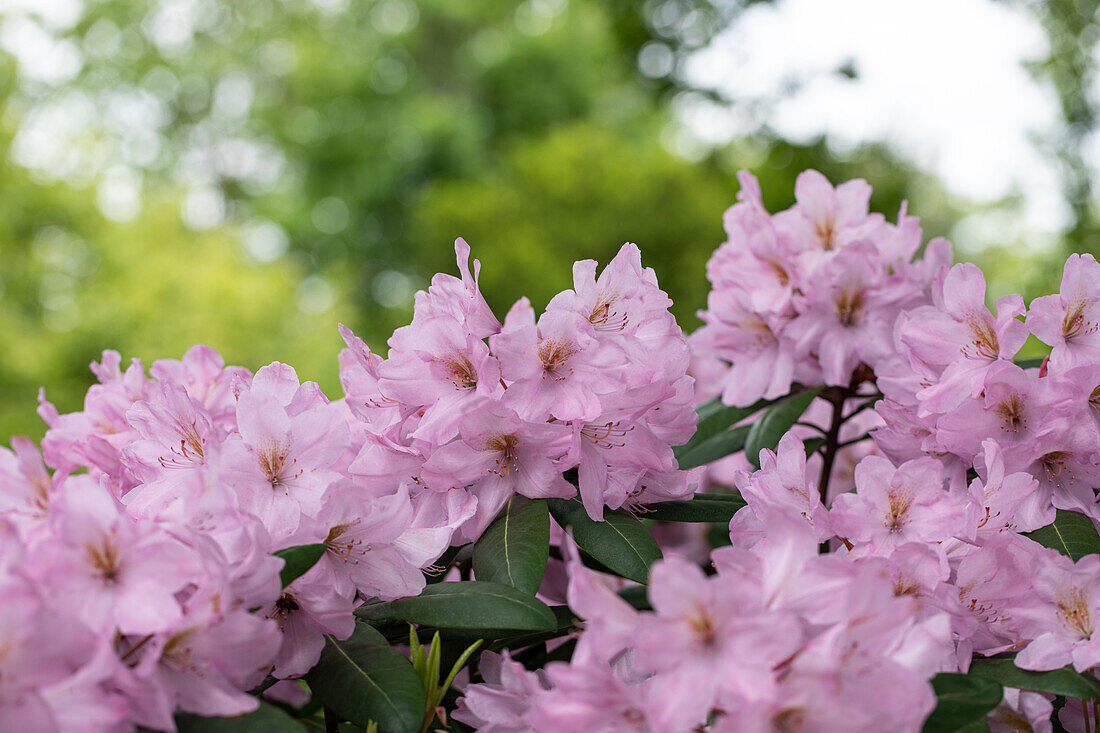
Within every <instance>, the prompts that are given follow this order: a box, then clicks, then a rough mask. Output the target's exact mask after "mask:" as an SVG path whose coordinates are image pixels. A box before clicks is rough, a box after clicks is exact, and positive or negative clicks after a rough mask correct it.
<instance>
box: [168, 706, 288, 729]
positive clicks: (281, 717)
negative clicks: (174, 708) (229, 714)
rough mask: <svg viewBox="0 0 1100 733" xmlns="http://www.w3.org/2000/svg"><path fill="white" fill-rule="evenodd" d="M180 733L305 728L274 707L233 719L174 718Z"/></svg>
mask: <svg viewBox="0 0 1100 733" xmlns="http://www.w3.org/2000/svg"><path fill="white" fill-rule="evenodd" d="M176 727H177V728H179V732H180V733H306V727H305V726H304V725H302V724H301V723H300V722H298V721H297V720H295V719H294V718H292V717H290V716H289V715H287V714H286V713H284V712H283V711H282V710H280V709H279V708H277V707H275V706H274V705H269V704H268V703H266V702H263V701H261V702H260V707H259V708H258V709H257V710H256V711H254V712H251V713H247V714H246V715H238V716H237V717H235V718H203V717H201V716H198V715H191V714H190V713H180V714H178V715H177V716H176Z"/></svg>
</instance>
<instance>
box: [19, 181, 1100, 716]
mask: <svg viewBox="0 0 1100 733" xmlns="http://www.w3.org/2000/svg"><path fill="white" fill-rule="evenodd" d="M740 180H741V184H742V191H741V194H740V197H739V200H738V202H737V203H735V204H734V205H733V206H732V208H730V210H729V211H728V212H727V213H726V216H725V227H726V233H727V235H728V241H727V242H725V243H724V244H722V245H721V246H720V247H719V248H718V250H717V251H716V252H715V254H714V256H713V258H712V259H711V261H710V263H709V264H708V268H707V275H708V277H709V279H710V281H711V283H712V285H713V290H712V291H711V293H710V296H709V299H708V307H707V310H706V311H704V312H703V313H701V317H702V318H703V320H704V323H705V325H704V326H703V327H702V328H700V329H699V330H698V331H697V332H696V333H695V334H694V335H692V336H691V337H690V339H686V338H685V337H684V335H683V334H682V333H681V331H680V329H679V327H678V326H677V324H676V322H675V320H674V319H673V317H672V316H671V314H670V313H669V306H670V305H671V301H670V300H669V298H668V296H667V295H666V294H665V293H664V292H663V291H662V290H661V289H660V288H659V286H658V285H657V278H656V275H655V273H654V272H653V271H652V270H649V269H646V268H643V266H642V264H641V252H640V250H639V249H638V247H636V246H634V245H632V244H627V245H624V246H623V247H622V249H621V250H620V251H619V253H618V254H617V255H616V256H615V258H614V259H613V260H611V262H610V263H608V264H607V266H606V267H605V268H604V269H603V270H602V271H600V270H599V269H598V266H597V264H596V263H595V262H592V261H583V262H578V263H576V265H575V266H574V270H573V287H572V288H571V289H569V290H566V291H564V292H562V293H559V294H558V295H557V296H555V297H554V298H553V299H552V300H551V301H550V303H549V304H548V305H547V307H546V309H545V311H544V312H543V313H541V314H536V312H535V310H534V309H533V308H532V306H531V304H530V303H529V302H528V301H527V300H526V299H522V300H520V301H519V302H518V303H516V304H515V305H514V306H513V307H512V308H511V309H510V310H509V311H508V312H507V314H506V315H505V317H504V319H503V321H501V320H500V319H498V318H497V317H496V315H495V314H494V312H493V311H492V309H491V308H490V307H489V305H488V303H487V302H486V301H485V299H484V298H483V297H482V295H481V293H480V291H479V287H478V275H479V269H480V265H479V263H478V262H477V261H476V260H474V261H473V262H472V267H471V262H470V249H469V247H468V246H467V245H466V243H465V242H464V241H462V240H461V239H460V240H458V241H457V242H456V246H455V250H456V254H457V261H458V269H459V276H458V277H455V276H450V275H443V274H440V275H437V276H436V277H435V278H434V279H433V280H432V282H431V285H430V287H429V288H428V289H427V290H425V291H423V292H420V293H417V295H416V300H415V308H414V313H413V318H412V322H411V323H410V324H409V325H408V326H405V327H403V328H400V329H398V330H397V331H395V332H394V334H393V336H392V337H391V338H390V340H389V350H388V353H387V355H386V356H385V357H383V356H381V355H379V354H376V353H374V352H373V351H371V349H370V348H368V346H367V345H366V344H365V343H364V342H363V341H362V340H361V339H359V338H358V337H356V336H355V334H354V333H352V331H350V330H349V329H346V328H343V327H341V333H342V335H343V337H344V340H345V342H346V344H347V348H346V349H344V350H343V351H342V352H341V353H340V355H339V363H340V377H341V383H342V385H343V388H344V392H345V396H344V397H343V398H341V399H339V400H336V401H330V400H329V399H328V398H327V397H326V396H325V395H324V394H323V393H322V392H321V390H320V388H319V387H318V386H317V385H316V384H314V383H312V382H304V383H302V382H301V381H300V380H299V378H298V376H297V374H296V373H295V372H294V370H293V369H292V368H291V367H289V366H287V365H284V364H281V363H278V362H276V363H273V364H270V365H268V366H265V367H263V368H261V369H259V370H258V371H256V372H255V374H253V373H251V372H249V371H247V370H245V369H242V368H236V367H226V366H225V364H224V362H223V361H222V359H221V357H220V356H218V355H217V354H216V353H215V352H214V351H213V350H211V349H209V348H207V347H203V346H197V347H194V348H192V349H191V350H190V351H188V352H187V354H186V355H185V356H184V358H183V359H182V360H180V361H171V360H164V361H157V362H155V363H154V364H153V365H152V367H151V368H150V369H149V370H148V373H146V371H145V369H144V368H143V366H142V365H141V363H140V362H137V361H134V362H133V363H132V364H131V365H129V366H128V367H127V368H126V369H125V371H123V369H122V363H121V358H120V356H119V355H118V354H117V353H114V352H111V351H107V352H104V355H103V358H102V360H101V361H100V362H98V363H96V364H93V365H92V368H93V371H94V372H95V374H96V376H97V377H98V379H99V384H97V385H95V386H93V387H92V388H91V389H90V390H89V391H88V394H87V396H86V399H85V403H84V407H83V409H82V410H80V411H78V412H73V413H69V414H60V413H59V412H58V410H56V409H55V408H54V407H53V405H51V404H50V403H49V402H48V401H46V399H45V396H44V395H43V396H42V397H41V399H40V403H41V404H40V409H39V413H40V414H41V416H42V417H43V419H44V420H45V421H46V423H47V424H48V425H49V430H48V431H47V433H46V436H45V438H44V439H43V441H42V445H41V453H40V452H39V449H38V448H37V447H36V446H35V445H34V444H33V443H32V442H31V441H29V440H27V439H25V438H14V439H13V440H12V443H11V445H12V447H11V450H8V449H0V507H2V509H3V511H2V514H0V729H3V730H9V729H10V730H19V731H24V730H26V731H39V730H41V731H89V730H99V731H112V732H113V731H126V730H134V729H135V728H136V727H139V726H140V727H142V728H145V729H153V730H176V729H177V727H179V728H181V729H185V730H193V729H200V730H201V729H203V728H202V727H201V726H203V725H206V724H207V723H209V722H210V721H205V722H203V720H202V719H201V718H200V719H199V720H198V722H197V723H196V719H195V718H194V716H195V715H198V716H204V717H205V718H222V719H223V720H220V721H218V725H219V726H229V727H219V728H218V729H219V730H222V729H226V730H233V729H240V730H261V729H262V730H270V731H273V732H274V733H283V732H284V731H286V732H288V733H289V732H290V731H294V732H295V733H301V731H305V730H308V729H317V728H318V727H324V728H325V729H326V730H336V729H338V728H339V729H342V727H341V726H342V725H343V724H345V723H351V724H352V725H353V726H356V729H366V730H377V731H378V733H426V732H427V731H429V730H444V729H446V730H455V731H467V730H479V731H484V732H486V733H532V732H535V733H543V732H546V733H549V732H551V731H593V732H594V733H612V732H614V733H626V732H629V731H638V732H641V733H657V732H660V733H777V732H779V731H801V732H802V733H813V732H820V733H825V732H832V731H838V730H844V731H852V732H867V733H877V732H879V731H903V732H904V731H913V732H915V731H928V732H929V733H938V732H941V731H942V732H945V733H946V732H948V731H975V730H989V731H996V732H998V733H1000V732H1007V731H1033V732H1041V733H1046V732H1048V731H1053V730H1054V724H1055V721H1057V723H1058V724H1059V725H1060V726H1061V728H1060V729H1061V730H1067V731H1072V732H1073V733H1079V732H1082V731H1084V732H1087V733H1091V732H1092V731H1096V730H1100V681H1098V680H1097V679H1096V676H1095V674H1096V673H1097V672H1098V670H1100V633H1098V632H1100V629H1098V628H1097V624H1098V623H1100V533H1098V532H1097V526H1098V525H1100V506H1098V501H1097V488H1098V487H1100V333H1098V331H1100V264H1098V263H1097V262H1096V260H1095V259H1094V258H1093V257H1092V256H1090V255H1073V256H1072V257H1070V258H1069V259H1068V261H1067V262H1066V264H1065V270H1064V276H1063V279H1062V283H1061V288H1060V291H1059V292H1058V293H1057V294H1053V295H1046V296H1043V297H1039V298H1036V299H1035V300H1033V301H1032V302H1031V304H1030V306H1028V305H1027V304H1025V302H1024V300H1023V298H1022V297H1021V296H1019V295H1005V296H1002V297H1000V298H999V299H997V300H996V301H995V302H994V303H993V307H992V308H990V307H989V304H988V303H987V298H988V295H989V294H988V293H987V291H986V283H985V278H984V276H983V274H982V272H981V270H980V269H979V268H977V267H976V266H974V265H972V264H965V263H964V264H954V265H953V264H952V263H951V254H950V247H949V245H948V244H947V242H945V241H944V240H933V241H931V242H928V243H927V244H924V245H923V246H922V232H921V229H920V226H919V223H918V222H917V220H916V218H915V217H912V216H909V215H908V214H907V212H906V210H905V208H904V207H903V208H902V211H901V213H900V214H899V215H898V217H897V220H896V223H891V222H888V221H886V219H885V218H884V217H883V216H881V215H879V214H875V213H870V212H869V210H868V202H869V199H870V193H871V190H870V187H869V186H868V185H867V184H866V183H864V182H863V181H851V182H848V183H842V184H840V185H839V186H837V187H835V188H834V187H833V186H832V185H831V184H830V183H829V182H828V181H826V180H825V178H824V177H823V176H821V175H820V174H818V173H816V172H813V171H808V172H806V173H804V174H802V175H801V176H800V177H799V179H798V183H797V187H796V191H795V194H796V199H797V203H796V204H795V205H794V206H792V207H791V208H790V209H788V210H786V211H783V212H780V213H776V214H772V213H769V212H768V211H767V210H765V208H764V206H763V203H762V196H761V192H760V190H759V187H758V185H757V183H756V181H755V179H753V178H752V177H751V176H750V175H748V174H742V175H741V176H740ZM1031 336H1034V337H1035V339H1036V340H1037V341H1038V342H1041V343H1043V344H1046V345H1047V346H1048V347H1049V351H1048V352H1047V353H1045V354H1042V355H1039V354H1038V351H1040V350H1041V349H1037V350H1036V355H1037V356H1038V358H1036V359H1030V360H1025V359H1019V355H1020V352H1021V350H1022V349H1024V348H1026V347H1025V342H1027V341H1028V339H1029V337H1031ZM1033 343H1034V342H1033ZM700 489H705V491H700ZM406 644H407V646H406ZM482 645H484V646H485V647H488V648H487V649H486V650H484V651H483V653H482V654H481V656H480V657H479V658H475V657H474V656H473V655H474V653H475V651H476V650H477V649H478V648H479V647H480V646H482ZM443 659H446V660H447V663H446V664H447V665H449V666H450V672H449V674H448V673H446V667H445V666H443V661H442V660H443ZM196 725H197V726H199V727H198V728H196V727H195V726H196ZM306 725H308V726H309V728H307V727H306ZM233 726H237V727H233Z"/></svg>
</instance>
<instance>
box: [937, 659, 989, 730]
mask: <svg viewBox="0 0 1100 733" xmlns="http://www.w3.org/2000/svg"><path fill="white" fill-rule="evenodd" d="M932 689H933V690H935V691H936V709H935V710H933V711H932V714H931V715H930V716H928V720H926V721H925V722H924V729H923V730H924V733H954V731H958V730H960V729H961V728H963V727H964V726H967V725H970V724H971V723H974V722H975V721H978V720H981V719H982V718H984V717H985V714H986V713H988V712H989V711H990V710H992V709H993V708H995V707H997V706H998V705H999V704H1000V703H1001V698H1002V697H1004V689H1003V688H1002V687H1001V686H1000V685H999V684H998V683H996V682H994V681H993V680H989V679H985V678H983V677H972V676H970V675H965V674H954V673H947V672H944V673H941V674H938V675H936V676H935V677H933V678H932Z"/></svg>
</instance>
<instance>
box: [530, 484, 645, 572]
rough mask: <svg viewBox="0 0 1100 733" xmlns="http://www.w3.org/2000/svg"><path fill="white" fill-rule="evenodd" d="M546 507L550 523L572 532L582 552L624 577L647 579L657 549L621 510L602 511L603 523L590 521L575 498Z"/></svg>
mask: <svg viewBox="0 0 1100 733" xmlns="http://www.w3.org/2000/svg"><path fill="white" fill-rule="evenodd" d="M548 504H549V505H550V513H551V514H553V515H554V520H555V521H556V522H557V523H558V524H560V525H561V526H562V527H569V528H571V529H572V530H573V539H574V540H576V542H577V544H578V545H580V546H581V549H582V550H584V551H585V552H587V553H588V554H589V555H591V556H592V557H593V558H595V559H596V560H597V561H598V562H600V563H601V564H603V565H604V566H605V567H607V568H608V569H609V570H611V571H613V572H615V573H618V574H619V575H621V576H622V577H624V578H629V579H630V580H633V581H636V582H638V583H645V582H646V581H648V580H649V566H650V565H652V564H653V562H654V561H656V560H659V559H660V558H661V548H660V547H658V546H657V541H656V540H655V539H653V535H651V534H650V533H649V530H647V529H646V528H645V525H644V524H642V523H641V522H640V521H638V520H637V519H636V518H634V517H633V516H631V515H630V514H628V513H627V512H625V511H623V510H621V509H616V510H615V511H605V512H604V515H603V516H604V521H602V522H597V521H594V520H593V519H592V518H591V517H589V516H588V512H586V511H585V509H584V505H583V504H581V502H580V500H579V499H577V498H572V499H550V500H548Z"/></svg>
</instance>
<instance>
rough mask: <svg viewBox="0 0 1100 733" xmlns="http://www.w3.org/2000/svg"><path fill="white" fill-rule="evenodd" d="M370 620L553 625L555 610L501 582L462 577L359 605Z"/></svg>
mask: <svg viewBox="0 0 1100 733" xmlns="http://www.w3.org/2000/svg"><path fill="white" fill-rule="evenodd" d="M355 614H356V615H357V616H359V617H360V618H363V619H366V620H368V621H380V620H387V619H396V620H398V621H407V622H408V623H411V624H420V625H423V626H434V627H438V628H448V629H515V630H520V631H545V630H548V629H552V628H554V624H555V619H554V613H553V612H552V611H551V610H550V608H549V607H548V606H547V605H546V604H545V603H543V602H542V601H539V600H537V599H536V598H534V597H532V596H530V595H528V594H526V593H524V592H523V591H520V590H516V589H515V588H513V587H511V586H508V585H504V584H502V583H494V582H492V581H488V580H463V581H458V582H454V583H438V584H436V585H429V586H428V587H426V588H425V589H424V590H423V591H422V592H421V593H420V595H418V596H415V597H413V598H400V599H398V600H396V601H390V602H388V603H371V604H365V605H363V606H360V607H359V609H358V610H356V612H355Z"/></svg>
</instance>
